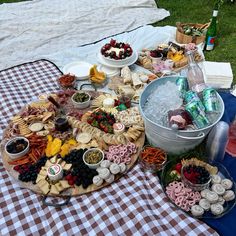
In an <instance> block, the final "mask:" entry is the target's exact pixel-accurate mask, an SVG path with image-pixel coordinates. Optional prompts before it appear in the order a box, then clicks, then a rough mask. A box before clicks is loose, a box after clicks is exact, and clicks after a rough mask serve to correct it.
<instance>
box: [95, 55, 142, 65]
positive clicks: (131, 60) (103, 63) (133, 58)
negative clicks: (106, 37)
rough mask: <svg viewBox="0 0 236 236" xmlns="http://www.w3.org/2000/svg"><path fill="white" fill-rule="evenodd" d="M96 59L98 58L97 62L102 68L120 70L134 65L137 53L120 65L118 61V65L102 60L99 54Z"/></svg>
mask: <svg viewBox="0 0 236 236" xmlns="http://www.w3.org/2000/svg"><path fill="white" fill-rule="evenodd" d="M97 58H98V61H99V62H100V63H101V64H102V65H104V66H108V67H112V68H122V67H124V66H130V65H132V64H134V63H135V62H136V61H137V60H138V53H137V52H134V53H133V56H131V58H130V60H129V61H128V62H125V63H121V62H120V61H119V63H118V64H116V62H108V61H105V60H104V58H103V57H102V54H101V53H98V54H97Z"/></svg>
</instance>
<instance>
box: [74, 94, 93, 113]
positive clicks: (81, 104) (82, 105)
mask: <svg viewBox="0 0 236 236" xmlns="http://www.w3.org/2000/svg"><path fill="white" fill-rule="evenodd" d="M78 93H85V92H76V93H74V94H73V96H72V97H71V101H72V103H73V105H74V106H75V107H76V108H78V109H85V108H87V107H89V105H90V100H91V96H90V95H89V94H88V93H85V94H87V95H88V96H89V99H88V100H87V101H85V102H76V101H75V100H74V97H75V95H76V94H78Z"/></svg>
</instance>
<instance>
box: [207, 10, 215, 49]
mask: <svg viewBox="0 0 236 236" xmlns="http://www.w3.org/2000/svg"><path fill="white" fill-rule="evenodd" d="M217 15H218V10H214V11H213V15H212V19H211V24H210V26H209V28H208V30H207V33H206V45H205V50H206V51H211V50H213V48H214V46H215V39H216V25H217V22H216V18H217Z"/></svg>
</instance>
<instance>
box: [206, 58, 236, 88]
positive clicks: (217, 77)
mask: <svg viewBox="0 0 236 236" xmlns="http://www.w3.org/2000/svg"><path fill="white" fill-rule="evenodd" d="M203 67H204V73H205V76H206V81H205V82H206V84H208V85H210V86H212V87H214V88H223V89H228V88H230V87H231V84H232V82H233V73H232V69H231V65H230V63H224V62H211V61H204V62H203Z"/></svg>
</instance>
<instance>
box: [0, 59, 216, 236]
mask: <svg viewBox="0 0 236 236" xmlns="http://www.w3.org/2000/svg"><path fill="white" fill-rule="evenodd" d="M60 75H61V72H60V71H59V70H58V68H57V67H56V66H55V65H54V64H52V63H51V62H49V61H46V60H39V61H35V62H31V63H26V64H23V65H19V66H16V67H13V68H10V69H7V70H4V71H1V72H0V101H1V104H0V135H2V132H3V129H4V128H5V127H6V126H7V121H8V120H9V119H10V117H11V116H12V115H14V114H15V113H17V112H18V111H19V110H20V108H21V107H22V106H23V105H25V104H27V103H28V102H29V101H31V100H32V99H34V98H35V97H36V96H37V95H39V94H41V93H49V92H53V91H57V90H58V89H59V88H58V87H57V83H56V78H57V77H58V76H60ZM0 137H1V136H0ZM0 190H1V191H0V235H14V236H15V235H20V236H22V235H34V236H36V235H76V234H77V235H106V236H109V235H111V236H115V235H134V236H136V235H137V236H138V235H140V236H143V235H149V236H150V235H183V236H185V235H196V236H200V235H218V234H217V233H216V232H215V231H214V230H213V229H211V228H210V227H209V226H207V225H206V224H205V223H203V222H201V221H198V220H196V219H193V218H191V217H189V216H187V215H186V214H185V213H183V212H182V211H181V210H178V209H177V208H176V207H174V206H172V205H171V204H170V203H169V201H168V199H167V197H166V196H165V194H164V193H163V191H162V188H161V185H160V183H159V181H158V178H157V177H156V176H155V175H153V174H151V173H148V172H147V173H144V172H143V171H142V170H141V169H140V166H139V164H137V165H136V166H135V167H134V168H133V169H132V170H130V171H129V172H128V173H127V174H126V175H125V176H124V177H122V178H121V179H120V180H118V181H117V182H115V183H113V184H111V185H110V186H109V187H106V188H103V189H102V190H99V191H96V192H93V193H91V194H87V195H82V196H79V197H72V198H71V200H70V203H69V204H68V205H66V206H64V207H62V208H55V207H48V206H45V205H42V196H40V195H38V194H35V193H33V192H31V191H30V190H27V189H21V188H20V187H19V185H18V184H17V183H16V181H15V180H14V179H12V178H11V177H9V175H8V174H7V172H6V171H5V169H4V167H3V164H2V161H0Z"/></svg>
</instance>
